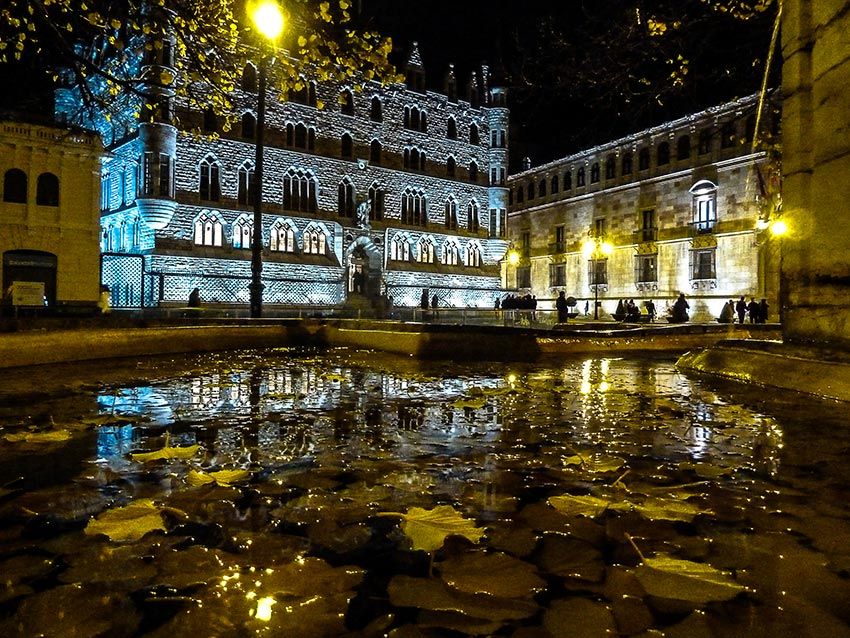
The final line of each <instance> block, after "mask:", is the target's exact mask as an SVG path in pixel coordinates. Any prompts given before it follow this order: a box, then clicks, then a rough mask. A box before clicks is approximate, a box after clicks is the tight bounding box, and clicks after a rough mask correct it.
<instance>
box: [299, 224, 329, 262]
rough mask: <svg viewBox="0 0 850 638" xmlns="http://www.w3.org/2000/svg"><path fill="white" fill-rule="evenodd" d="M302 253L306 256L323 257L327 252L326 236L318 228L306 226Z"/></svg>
mask: <svg viewBox="0 0 850 638" xmlns="http://www.w3.org/2000/svg"><path fill="white" fill-rule="evenodd" d="M303 240H304V252H305V253H306V254H308V255H324V254H325V253H326V251H327V236H326V235H325V231H323V230H322V229H321V228H319V227H318V226H308V227H307V229H306V230H305V231H304V235H303Z"/></svg>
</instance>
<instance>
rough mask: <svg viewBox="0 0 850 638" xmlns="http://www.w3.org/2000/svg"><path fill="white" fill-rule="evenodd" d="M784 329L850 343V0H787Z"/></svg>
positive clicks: (798, 336) (792, 336)
mask: <svg viewBox="0 0 850 638" xmlns="http://www.w3.org/2000/svg"><path fill="white" fill-rule="evenodd" d="M782 57H783V69H782V97H783V106H782V109H783V113H782V146H783V149H782V155H783V159H782V165H783V209H784V215H783V217H784V219H785V220H786V221H787V224H788V228H789V232H788V234H787V236H786V237H785V238H784V239H783V254H782V258H783V263H782V287H783V302H784V305H785V306H786V307H785V317H784V322H783V327H784V335H785V338H786V340H789V341H814V342H819V343H825V344H834V345H840V346H843V347H850V312H848V308H850V259H848V249H850V231H848V226H847V219H848V213H849V212H850V210H848V209H850V91H848V90H847V87H848V86H850V2H847V0H817V1H815V0H786V2H785V3H784V14H783V22H782Z"/></svg>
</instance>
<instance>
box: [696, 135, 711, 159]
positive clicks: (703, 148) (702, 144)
mask: <svg viewBox="0 0 850 638" xmlns="http://www.w3.org/2000/svg"><path fill="white" fill-rule="evenodd" d="M712 138H713V135H712V134H711V131H710V130H709V129H703V130H702V131H700V132H699V143H698V146H697V152H698V153H699V154H700V155H705V154H706V153H710V152H711V143H712Z"/></svg>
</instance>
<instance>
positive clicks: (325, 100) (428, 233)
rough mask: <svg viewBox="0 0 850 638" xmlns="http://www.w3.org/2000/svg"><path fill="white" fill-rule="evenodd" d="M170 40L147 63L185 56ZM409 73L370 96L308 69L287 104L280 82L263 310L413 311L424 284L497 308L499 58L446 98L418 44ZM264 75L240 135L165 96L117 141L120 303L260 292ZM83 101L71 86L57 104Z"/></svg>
mask: <svg viewBox="0 0 850 638" xmlns="http://www.w3.org/2000/svg"><path fill="white" fill-rule="evenodd" d="M172 51H173V47H170V46H164V47H163V48H162V50H159V51H155V52H153V53H152V54H151V55H153V56H156V58H155V59H148V60H146V61H145V64H146V65H147V66H149V67H150V69H148V71H150V70H151V69H152V70H153V72H155V73H158V71H160V70H167V69H168V68H169V67H171V66H172V65H173V62H172V60H171V59H170V56H171V55H173V53H172ZM406 72H407V78H408V81H407V83H406V84H395V85H390V86H386V87H383V86H381V85H380V84H378V83H375V82H369V83H366V84H365V86H364V87H362V90H361V89H358V88H357V87H354V86H337V85H331V84H323V83H318V84H317V83H316V82H312V81H309V79H307V80H305V85H306V86H305V88H304V89H303V90H301V91H298V92H296V93H294V94H292V95H290V98H289V101H281V100H279V96H278V94H277V93H276V92H275V91H274V90H269V91H268V93H267V99H266V104H267V110H266V125H265V130H264V133H265V135H264V137H265V154H264V157H265V159H264V171H263V188H262V192H263V203H262V210H263V228H262V234H263V247H264V249H263V283H264V286H265V290H264V293H263V299H264V303H265V304H267V305H269V304H284V305H288V304H299V305H315V306H323V307H325V306H336V305H339V304H343V303H345V302H346V300H347V299H348V298H349V297H350V296H351V295H362V296H363V297H365V298H366V299H368V300H371V301H376V300H378V299H379V298H380V296H381V295H386V296H388V297H391V298H392V301H393V303H394V304H395V305H396V306H414V305H418V304H419V301H420V297H421V294H422V291H423V289H427V290H428V295H429V297H434V296H436V297H437V298H438V303H439V304H440V305H441V306H444V307H452V306H454V307H468V306H488V307H489V306H491V305H492V303H493V299H494V298H495V296H496V295H497V293H498V290H499V288H500V285H501V280H500V271H499V262H500V260H501V259H502V257H503V255H504V253H505V250H506V247H507V242H506V240H505V239H504V238H503V237H504V233H505V221H506V216H507V199H508V191H507V188H506V173H507V148H506V147H507V140H506V132H507V129H508V110H507V108H506V106H505V93H504V90H503V89H501V88H499V87H491V86H490V77H489V73H488V70H487V68H486V67H483V68H482V70H481V72H480V73H476V74H474V75H473V78H472V79H471V81H470V86H469V91H468V92H467V94H466V96H465V98H459V97H458V82H457V80H456V79H455V77H454V74H453V70H452V69H449V73H448V74H447V78H446V84H445V92H444V93H436V92H433V91H429V90H426V89H425V87H424V68H423V65H422V60H421V58H420V55H419V53H418V49H417V48H416V46H415V43H414V47H413V50H412V52H411V55H410V57H409V61H408V64H407V67H406ZM145 73H146V70H145V68H144V67H143V68H142V74H143V75H144V74H145ZM257 76H258V72H257V68H256V67H255V66H254V65H253V64H251V63H249V64H248V65H247V66H246V67H245V68H244V70H243V72H242V81H241V87H240V88H239V89H237V91H236V95H235V96H234V102H235V104H236V105H237V107H236V108H237V109H238V112H237V113H236V115H237V116H238V122H237V124H236V125H235V126H234V127H233V128H232V129H231V130H229V131H225V130H223V127H222V126H221V123H220V122H218V121H217V119H216V116H215V115H214V114H213V113H212V112H206V113H202V112H191V111H189V110H188V109H187V108H186V106H185V104H183V103H181V102H180V101H179V100H178V99H177V98H173V97H172V96H168V95H165V96H164V97H165V98H169V100H167V101H165V102H163V104H166V105H167V106H168V108H166V109H164V112H163V115H162V117H160V118H159V121H158V122H157V123H152V124H151V123H144V122H143V123H138V124H132V125H131V126H130V127H129V128H128V130H127V131H125V133H124V134H122V135H120V136H118V138H120V139H113V140H111V143H110V144H109V146H108V148H109V150H110V157H109V159H108V161H107V162H106V163H105V165H104V171H103V174H102V193H103V197H102V216H101V226H102V228H101V232H102V235H101V251H102V253H103V278H104V283H107V284H109V285H110V287H111V288H112V290H113V303H114V304H115V305H119V306H121V305H124V306H156V305H159V304H163V303H166V304H167V303H177V304H185V302H186V300H187V298H188V296H189V293H190V291H192V290H193V288H195V287H198V288H200V290H201V295H202V298H203V300H204V301H205V302H219V303H225V304H246V303H247V302H248V300H249V288H248V284H249V283H250V278H251V237H252V232H253V230H252V226H253V214H252V211H253V204H254V203H253V201H252V198H253V192H252V191H253V189H252V188H251V184H252V182H253V173H254V157H255V135H256V132H257V131H256V128H257V122H256V109H257V84H258V82H257V80H258V77H257ZM163 91H166V89H163ZM74 99H75V96H74V92H73V90H71V89H63V90H60V91H59V92H58V94H57V109H58V111H59V112H60V114H61V113H62V112H66V113H67V112H70V111H71V108H72V107H73V102H74ZM319 104H324V105H328V106H325V107H324V108H317V105H319ZM172 108H173V110H174V114H175V115H176V116H177V117H176V119H173V118H172V117H170V113H169V112H168V111H169V110H170V109H172ZM173 121H176V122H180V125H179V126H175V125H174V124H172V123H171V122H173ZM193 128H195V129H200V130H202V131H204V132H205V133H208V134H210V135H207V136H198V135H195V134H193V133H192V132H191V130H192V129H193ZM213 134H214V135H213Z"/></svg>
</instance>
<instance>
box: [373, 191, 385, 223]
mask: <svg viewBox="0 0 850 638" xmlns="http://www.w3.org/2000/svg"><path fill="white" fill-rule="evenodd" d="M384 197H385V193H384V189H383V188H381V186H379V185H378V184H377V183H375V184H372V185H371V186H370V187H369V219H371V220H376V219H383V218H384Z"/></svg>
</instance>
